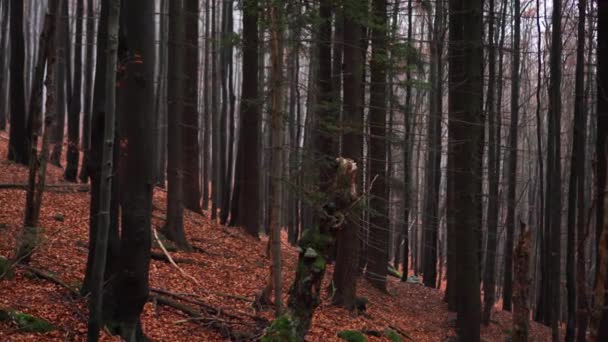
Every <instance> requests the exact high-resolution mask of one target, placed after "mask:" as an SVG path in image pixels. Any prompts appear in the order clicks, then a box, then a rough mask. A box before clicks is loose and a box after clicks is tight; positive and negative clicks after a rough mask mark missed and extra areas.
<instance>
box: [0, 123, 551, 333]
mask: <svg viewBox="0 0 608 342" xmlns="http://www.w3.org/2000/svg"><path fill="white" fill-rule="evenodd" d="M7 142H8V141H7V135H6V134H5V133H0V183H3V184H6V183H25V182H26V179H27V170H26V168H25V167H22V166H18V165H15V164H13V163H11V162H8V161H7V160H6V155H7ZM48 173H49V174H48V177H47V180H48V183H49V184H59V183H62V182H63V180H62V170H61V169H59V168H57V167H54V166H49V171H48ZM165 199H166V193H165V192H164V191H163V190H160V189H158V190H157V191H156V192H155V194H154V206H155V210H154V216H153V223H154V226H155V227H160V226H162V225H163V217H164V215H165V213H164V208H165ZM24 202H25V191H23V190H18V189H0V236H1V238H0V256H3V257H5V258H10V257H11V255H12V254H13V251H14V248H15V241H16V239H17V237H18V236H19V233H20V230H21V226H22V222H23V208H24ZM88 207H89V194H88V193H83V192H46V193H45V194H44V201H43V205H42V213H41V219H40V225H41V227H42V228H43V239H42V241H41V244H40V246H39V248H38V249H37V250H36V251H35V253H34V254H33V257H32V261H31V263H30V265H31V266H32V267H34V268H36V269H40V270H44V271H46V272H48V273H50V274H52V275H53V276H55V277H57V278H59V279H61V280H63V281H64V282H65V283H66V284H67V285H69V286H73V287H74V288H78V287H79V286H80V283H81V281H82V277H83V272H84V268H85V262H86V257H87V247H86V245H87V243H88V213H89V208H88ZM204 214H205V216H202V215H199V214H195V213H191V212H186V218H185V224H186V231H187V235H188V238H189V239H190V241H191V242H192V244H193V245H194V246H195V247H197V251H195V252H192V253H180V252H171V255H172V256H173V257H174V258H178V259H182V260H184V259H186V262H179V263H178V264H179V266H180V267H181V268H182V269H183V270H184V271H185V272H186V273H187V274H188V275H190V276H191V277H193V278H194V279H195V280H192V279H189V278H188V277H186V276H184V275H182V274H181V273H180V272H179V271H178V270H177V269H176V268H175V267H173V266H172V265H171V264H169V263H167V262H163V261H157V260H153V261H152V263H151V267H150V279H151V287H153V288H155V289H160V290H168V291H171V292H175V293H181V294H185V295H186V296H188V297H189V298H192V299H194V300H195V301H202V302H205V303H207V304H208V305H210V306H213V307H215V308H217V309H220V310H221V311H222V312H223V313H226V314H228V315H230V316H235V317H244V318H246V319H245V320H244V321H243V322H242V323H238V324H242V325H243V328H242V329H243V330H244V331H246V330H247V329H248V326H253V325H254V323H253V322H254V321H253V319H251V317H253V316H255V315H256V312H255V311H254V309H253V308H252V301H253V299H254V297H255V296H256V295H257V294H258V293H259V292H260V290H261V289H262V288H263V287H264V285H265V282H266V279H267V277H268V269H269V260H268V259H267V258H266V255H265V250H266V240H265V239H263V238H262V239H260V240H256V239H254V238H252V237H250V236H248V235H246V234H244V233H243V232H242V231H241V230H239V229H238V228H229V227H222V226H220V225H219V224H216V223H214V222H212V221H211V220H209V218H208V217H209V213H208V212H205V213H204ZM154 252H156V253H159V254H160V253H162V252H161V251H160V250H159V249H157V248H155V249H154ZM283 256H284V258H285V262H284V264H283V275H284V286H283V290H284V293H285V294H286V293H287V290H288V288H289V285H290V284H291V281H292V279H293V276H294V265H295V261H296V251H295V249H294V248H293V247H291V246H290V245H289V244H287V242H286V239H284V240H283ZM331 272H332V268H331V266H330V268H329V270H328V274H327V275H326V280H327V279H331ZM14 273H15V275H14V277H13V278H12V279H4V280H0V309H7V310H15V311H19V312H24V313H27V314H31V315H33V316H36V317H40V318H44V319H45V320H47V321H49V322H50V323H52V324H53V325H55V326H56V327H57V329H56V330H54V331H51V332H47V333H44V334H42V333H38V334H35V333H24V332H20V331H19V329H18V327H17V326H16V325H15V322H11V321H10V320H9V321H5V322H0V341H84V340H85V339H86V319H87V304H86V299H83V298H78V297H75V296H73V295H71V294H70V291H69V290H68V289H66V288H64V287H62V286H60V285H57V284H55V283H53V282H51V281H49V280H45V279H41V278H39V277H36V276H34V275H32V273H31V272H30V271H28V270H27V269H25V268H23V267H20V266H18V267H16V269H15V272H14ZM388 290H389V291H388V294H385V293H380V292H378V291H376V290H374V289H373V288H371V287H370V286H369V285H368V284H367V283H366V282H365V281H364V280H361V281H360V282H359V284H358V291H359V294H360V295H361V296H364V297H367V298H368V299H369V301H370V303H369V305H368V310H367V313H366V315H359V316H355V315H354V314H351V313H349V312H348V311H345V310H343V309H340V308H336V307H334V306H332V305H330V304H329V301H328V298H327V297H328V295H327V294H325V295H324V299H325V300H324V302H323V303H322V304H321V306H320V308H319V309H318V310H317V312H316V314H315V317H314V322H313V327H312V331H311V332H310V334H309V335H308V340H309V341H340V339H339V338H338V337H337V333H338V332H339V331H342V330H350V329H355V330H362V329H368V330H377V331H380V332H382V331H384V330H385V329H386V328H388V327H392V328H393V330H398V331H399V333H400V334H401V335H402V337H403V336H407V338H404V340H405V341H407V340H408V338H409V339H411V340H412V341H446V340H448V338H449V337H450V336H453V335H454V328H453V325H454V322H455V321H454V316H453V314H449V313H448V311H447V306H446V305H445V304H444V303H443V302H442V296H443V293H442V292H441V291H439V290H434V289H428V288H425V287H423V286H419V285H415V284H409V283H400V282H398V281H397V280H396V279H394V278H389V287H388ZM182 303H183V302H182ZM185 304H189V303H185ZM191 306H192V307H195V306H196V305H191ZM222 315H223V316H221V317H220V316H218V317H217V318H209V317H207V318H206V319H204V320H189V321H184V320H185V319H186V318H187V317H186V316H185V315H184V314H183V313H182V312H180V311H178V310H175V309H173V308H170V307H166V306H162V305H160V304H158V303H155V302H153V301H151V302H148V303H147V304H146V306H145V309H144V313H143V315H142V320H143V328H144V331H145V333H146V334H147V335H148V336H149V337H150V338H151V339H152V340H154V341H224V340H225V338H223V337H222V335H221V334H220V332H219V331H218V330H217V329H214V328H212V327H211V325H212V324H213V322H214V321H215V322H216V323H217V322H220V323H221V322H224V321H226V318H224V317H225V315H224V314H222ZM260 315H262V316H264V317H266V318H268V319H271V318H272V313H271V312H270V311H267V312H262V313H260ZM247 317H249V318H247ZM238 324H237V325H238ZM510 327H511V317H510V314H508V313H504V312H500V311H498V312H495V313H494V314H493V322H492V323H491V324H490V326H489V327H487V328H483V329H482V334H483V337H484V339H485V340H487V341H504V340H505V338H506V337H508V334H509V331H510ZM531 331H532V340H533V341H547V340H550V331H549V329H547V328H546V327H543V326H541V325H538V324H536V323H532V324H531ZM368 339H369V340H370V341H385V340H386V341H388V339H386V338H384V337H373V336H370V337H368ZM103 340H105V341H111V340H116V339H115V338H112V337H110V336H108V335H106V334H104V336H103Z"/></svg>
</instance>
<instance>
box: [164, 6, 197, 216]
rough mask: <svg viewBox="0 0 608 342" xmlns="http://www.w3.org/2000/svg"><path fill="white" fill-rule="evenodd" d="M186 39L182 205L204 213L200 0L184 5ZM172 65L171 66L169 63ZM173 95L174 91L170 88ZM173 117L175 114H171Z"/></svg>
mask: <svg viewBox="0 0 608 342" xmlns="http://www.w3.org/2000/svg"><path fill="white" fill-rule="evenodd" d="M184 6H186V7H185V14H184V17H183V20H184V21H185V33H184V35H185V39H183V40H182V41H183V42H184V43H183V44H182V45H183V46H184V51H183V54H184V57H183V59H184V61H183V63H184V68H183V71H184V72H183V73H182V74H181V76H180V78H184V80H183V82H184V86H183V91H184V92H183V93H182V94H178V96H179V98H181V101H182V102H183V107H184V114H183V117H182V122H181V125H182V127H183V128H182V131H183V133H182V134H183V137H182V140H183V142H182V149H183V152H182V161H181V164H182V169H183V170H182V174H183V177H182V182H183V190H184V194H183V195H184V196H183V203H184V207H185V208H186V209H189V210H192V211H194V212H201V182H200V177H199V175H200V172H201V170H200V163H199V155H200V145H199V142H198V131H199V123H198V117H199V115H198V106H197V103H198V101H197V100H198V74H199V71H198V64H199V59H198V21H199V11H198V6H199V0H188V1H186V3H185V4H184ZM169 65H171V63H169ZM169 90H170V91H171V87H169ZM171 113H172V112H171Z"/></svg>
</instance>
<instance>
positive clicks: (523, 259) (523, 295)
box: [513, 223, 532, 342]
mask: <svg viewBox="0 0 608 342" xmlns="http://www.w3.org/2000/svg"><path fill="white" fill-rule="evenodd" d="M521 228H522V229H521V236H520V238H519V241H518V243H517V247H516V248H515V252H514V255H513V260H514V273H515V279H514V291H513V342H527V341H528V335H529V332H528V330H529V328H530V307H529V306H528V296H529V294H530V283H531V280H532V279H530V253H531V250H532V246H531V245H532V239H531V232H530V230H529V229H526V226H525V225H524V224H523V223H522V224H521Z"/></svg>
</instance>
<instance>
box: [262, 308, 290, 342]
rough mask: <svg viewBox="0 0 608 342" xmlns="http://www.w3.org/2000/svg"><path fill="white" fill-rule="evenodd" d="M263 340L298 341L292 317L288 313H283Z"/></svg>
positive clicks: (266, 341)
mask: <svg viewBox="0 0 608 342" xmlns="http://www.w3.org/2000/svg"><path fill="white" fill-rule="evenodd" d="M261 341H262V342H296V341H297V338H296V332H295V329H294V326H293V324H292V322H291V319H290V318H289V317H287V316H286V315H281V316H279V317H278V318H277V319H275V320H274V321H273V322H272V324H271V325H270V327H268V329H267V330H266V334H265V335H264V336H263V337H262V340H261Z"/></svg>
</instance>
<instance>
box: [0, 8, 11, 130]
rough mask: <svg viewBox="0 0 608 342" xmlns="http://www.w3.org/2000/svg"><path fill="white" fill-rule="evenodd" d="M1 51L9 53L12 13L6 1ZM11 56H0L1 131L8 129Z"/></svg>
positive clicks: (0, 19)
mask: <svg viewBox="0 0 608 342" xmlns="http://www.w3.org/2000/svg"><path fill="white" fill-rule="evenodd" d="M0 10H1V11H2V12H1V16H0V49H3V51H8V41H9V37H8V27H9V24H10V22H9V16H8V13H9V12H10V1H8V0H4V1H2V2H0ZM9 57H10V55H9V54H7V53H3V54H2V55H0V130H5V129H6V113H7V112H8V110H7V109H8V108H7V104H8V102H9V101H8V97H7V96H6V90H7V85H8V83H7V78H8V75H9V70H8V68H7V65H6V64H7V61H9V60H10V58H9Z"/></svg>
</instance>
